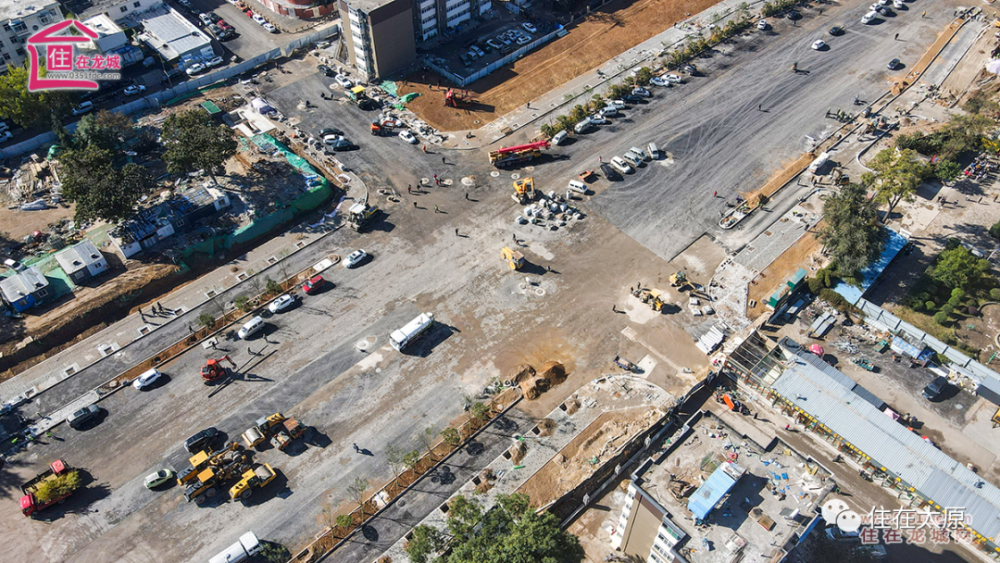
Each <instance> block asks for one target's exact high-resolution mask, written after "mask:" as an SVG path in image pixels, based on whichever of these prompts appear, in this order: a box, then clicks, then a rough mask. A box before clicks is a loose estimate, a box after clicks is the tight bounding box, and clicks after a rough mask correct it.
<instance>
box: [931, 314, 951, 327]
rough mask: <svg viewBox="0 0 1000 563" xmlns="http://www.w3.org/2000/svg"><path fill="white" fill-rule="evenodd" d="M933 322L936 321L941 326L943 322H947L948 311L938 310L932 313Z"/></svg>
mask: <svg viewBox="0 0 1000 563" xmlns="http://www.w3.org/2000/svg"><path fill="white" fill-rule="evenodd" d="M934 322H936V323H937V324H939V325H941V326H944V324H945V323H946V322H948V313H945V312H944V311H938V312H937V313H934Z"/></svg>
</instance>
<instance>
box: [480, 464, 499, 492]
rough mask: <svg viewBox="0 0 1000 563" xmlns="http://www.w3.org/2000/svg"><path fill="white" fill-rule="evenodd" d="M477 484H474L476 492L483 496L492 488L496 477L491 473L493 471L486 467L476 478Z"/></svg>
mask: <svg viewBox="0 0 1000 563" xmlns="http://www.w3.org/2000/svg"><path fill="white" fill-rule="evenodd" d="M477 478H478V479H479V482H478V483H476V492H477V493H482V494H485V493H487V492H489V490H490V489H492V488H493V482H494V481H496V479H497V476H496V474H495V473H493V470H492V469H490V468H489V467H487V468H486V469H483V470H482V471H480V472H479V475H478V476H477Z"/></svg>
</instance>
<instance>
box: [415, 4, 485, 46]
mask: <svg viewBox="0 0 1000 563" xmlns="http://www.w3.org/2000/svg"><path fill="white" fill-rule="evenodd" d="M413 5H414V15H415V16H416V17H415V19H416V21H415V22H414V27H415V28H416V32H417V41H428V40H430V39H433V38H434V37H437V36H438V35H439V34H441V32H442V31H443V30H444V31H447V30H449V29H455V28H457V27H458V26H460V25H462V24H463V23H465V22H466V21H468V20H470V19H472V18H474V17H478V16H480V15H482V14H484V13H486V12H488V11H490V10H491V9H492V8H493V3H492V1H491V0H413Z"/></svg>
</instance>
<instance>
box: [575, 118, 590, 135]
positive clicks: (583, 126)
mask: <svg viewBox="0 0 1000 563" xmlns="http://www.w3.org/2000/svg"><path fill="white" fill-rule="evenodd" d="M593 126H594V123H593V122H591V121H590V118H589V117H588V118H587V119H584V120H583V121H581V122H579V123H577V124H576V126H575V127H573V131H576V132H577V133H578V134H579V133H586V132H587V131H589V130H590V128H591V127H593Z"/></svg>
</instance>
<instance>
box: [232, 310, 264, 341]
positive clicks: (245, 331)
mask: <svg viewBox="0 0 1000 563" xmlns="http://www.w3.org/2000/svg"><path fill="white" fill-rule="evenodd" d="M262 328H264V319H262V318H261V317H260V315H258V316H256V317H254V318H252V319H250V320H249V321H247V324H245V325H243V328H241V329H240V330H239V332H237V333H236V335H237V336H239V337H240V340H246V339H247V338H250V337H251V336H253V335H255V334H257V333H258V332H260V329H262Z"/></svg>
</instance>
